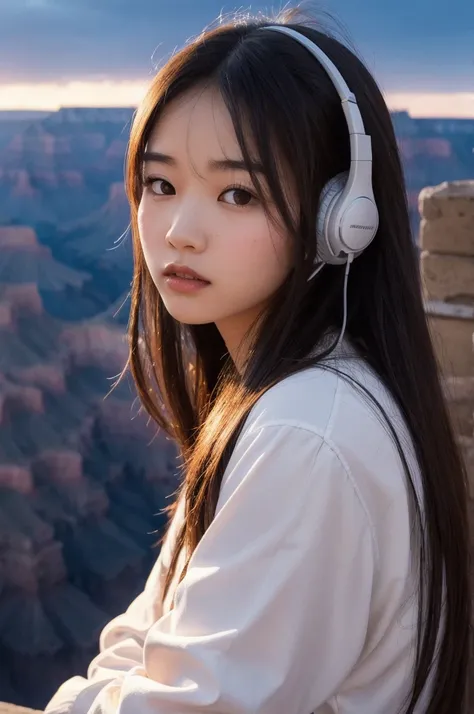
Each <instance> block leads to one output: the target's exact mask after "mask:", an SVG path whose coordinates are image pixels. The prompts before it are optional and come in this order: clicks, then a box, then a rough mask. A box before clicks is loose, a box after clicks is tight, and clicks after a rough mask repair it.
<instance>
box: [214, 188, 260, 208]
mask: <svg viewBox="0 0 474 714" xmlns="http://www.w3.org/2000/svg"><path fill="white" fill-rule="evenodd" d="M226 195H229V196H231V200H225V201H223V202H224V203H229V204H230V205H231V206H248V205H250V204H251V203H252V202H254V201H256V200H257V199H256V198H255V196H254V195H253V194H252V193H251V192H250V191H249V190H248V189H247V188H245V187H244V186H232V187H231V188H228V189H226V190H225V191H223V192H222V193H221V195H220V196H219V199H221V197H222V196H226Z"/></svg>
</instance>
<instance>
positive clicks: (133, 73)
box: [0, 0, 474, 92]
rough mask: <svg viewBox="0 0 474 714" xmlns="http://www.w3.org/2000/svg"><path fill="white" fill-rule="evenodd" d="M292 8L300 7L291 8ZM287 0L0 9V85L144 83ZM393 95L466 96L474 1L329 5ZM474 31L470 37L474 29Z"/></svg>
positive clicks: (39, 4)
mask: <svg viewBox="0 0 474 714" xmlns="http://www.w3.org/2000/svg"><path fill="white" fill-rule="evenodd" d="M295 1H296V0H295ZM285 2H286V0H267V1H265V0H248V2H247V3H245V2H239V0H236V2H232V1H231V0H134V1H133V2H132V1H131V0H0V84H4V85H5V84H7V83H10V84H15V85H18V84H31V83H36V82H37V83H49V84H51V83H61V82H62V83H66V82H71V81H84V82H97V81H118V80H123V81H142V80H146V78H147V77H149V76H150V74H151V73H152V72H153V67H154V65H155V64H156V63H157V62H158V61H159V60H160V59H162V58H163V59H165V58H166V57H167V56H168V55H169V53H170V52H172V51H173V49H174V48H175V47H176V46H180V45H182V44H183V43H184V42H185V41H186V40H187V39H188V38H189V37H190V36H192V35H194V34H196V33H198V32H199V31H200V30H201V29H202V28H203V27H204V26H205V25H207V24H209V23H211V22H212V21H213V20H215V19H216V18H217V16H218V15H219V13H220V12H221V10H223V11H224V12H226V11H231V10H232V9H234V8H235V7H236V6H237V7H239V6H240V7H241V8H242V9H246V8H247V7H248V6H249V5H250V4H251V6H252V10H254V11H258V10H259V9H264V10H265V9H268V8H270V9H271V7H272V5H273V7H274V8H275V9H278V7H280V6H282V5H285ZM320 6H321V7H322V8H323V9H324V8H327V9H328V10H329V12H330V13H331V14H334V15H335V16H336V17H337V18H339V19H340V20H341V21H342V22H343V24H344V25H345V26H346V27H347V28H348V30H349V33H350V36H351V38H352V39H353V40H354V42H355V45H356V47H358V48H359V49H360V50H361V53H362V56H363V57H364V58H365V59H366V61H367V64H368V65H369V68H370V69H372V70H373V71H374V73H375V75H376V78H377V79H378V80H380V81H381V82H382V83H383V86H384V88H385V89H387V90H391V91H404V90H407V89H410V90H412V89H413V90H417V89H426V90H427V91H432V92H444V91H459V92H462V91H469V90H471V89H472V75H473V72H474V50H473V49H472V48H473V47H474V2H467V0H450V2H449V12H447V11H446V2H445V0H416V2H413V0H399V2H398V3H395V2H390V3H388V2H387V3H386V2H382V1H381V0H358V2H354V0H323V1H322V3H321V5H320ZM470 28H471V29H470Z"/></svg>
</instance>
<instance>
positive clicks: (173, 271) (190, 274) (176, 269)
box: [163, 263, 210, 285]
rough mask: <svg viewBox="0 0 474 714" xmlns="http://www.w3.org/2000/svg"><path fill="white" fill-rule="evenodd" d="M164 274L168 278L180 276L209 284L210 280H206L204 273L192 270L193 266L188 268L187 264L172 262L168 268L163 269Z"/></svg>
mask: <svg viewBox="0 0 474 714" xmlns="http://www.w3.org/2000/svg"><path fill="white" fill-rule="evenodd" d="M163 275H164V276H165V277H166V278H180V279H182V280H194V281H197V282H201V283H206V284H207V285H209V283H210V281H209V280H206V278H204V277H203V276H202V275H199V273H196V271H195V270H192V268H188V267H187V266H186V265H177V264H175V263H171V264H170V265H167V266H166V268H165V269H164V271H163Z"/></svg>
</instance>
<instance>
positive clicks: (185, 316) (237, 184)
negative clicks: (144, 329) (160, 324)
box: [138, 89, 292, 356]
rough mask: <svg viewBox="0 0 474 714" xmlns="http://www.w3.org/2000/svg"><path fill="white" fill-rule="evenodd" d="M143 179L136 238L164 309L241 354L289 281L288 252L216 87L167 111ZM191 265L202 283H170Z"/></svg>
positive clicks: (146, 160)
mask: <svg viewBox="0 0 474 714" xmlns="http://www.w3.org/2000/svg"><path fill="white" fill-rule="evenodd" d="M257 168H258V167H257ZM143 178H144V181H145V186H144V189H143V194H142V198H141V201H140V205H139V210H138V225H139V234H140V241H141V245H142V249H143V254H144V257H145V260H146V263H147V266H148V269H149V271H150V274H151V276H152V278H153V280H154V282H155V285H156V287H157V289H158V291H159V293H160V295H161V298H162V300H163V302H164V304H165V306H166V309H167V310H168V312H169V313H170V314H171V315H172V316H173V317H174V318H175V319H176V320H178V321H180V322H182V323H186V324H203V323H212V322H214V323H215V324H216V326H217V328H218V330H219V331H220V333H221V335H222V337H223V339H224V340H225V342H226V345H227V348H228V350H229V352H230V354H231V355H234V356H235V352H236V350H237V348H238V346H239V344H240V343H241V341H242V338H243V336H244V334H245V332H246V331H247V329H248V328H249V327H250V325H251V324H252V322H253V321H254V319H255V318H256V317H257V315H258V314H259V312H260V311H261V310H262V308H264V307H265V305H266V304H267V303H268V301H269V298H270V297H271V296H272V295H273V294H274V293H275V291H276V290H277V289H278V288H279V287H280V286H281V284H282V283H283V281H284V280H285V278H286V276H287V275H288V273H289V271H290V269H291V263H292V257H291V256H292V251H291V246H290V239H289V237H288V236H287V235H285V232H284V231H283V230H282V229H281V228H279V227H278V226H279V225H281V224H276V222H275V221H273V220H272V221H270V220H269V218H268V215H267V214H266V213H265V211H264V208H263V206H262V204H261V203H260V202H259V201H258V200H257V198H256V197H255V191H254V188H253V186H252V182H251V179H250V176H249V174H248V173H247V172H246V171H245V168H244V167H243V164H242V155H241V152H240V150H239V145H238V143H237V139H236V137H235V134H234V129H233V126H232V122H231V118H230V115H229V113H228V111H227V109H226V107H225V104H224V102H223V100H222V98H221V97H220V95H219V93H218V92H217V91H216V90H212V89H205V90H202V89H201V90H199V91H198V90H193V91H190V92H188V93H187V94H184V95H183V96H182V97H181V98H179V99H177V100H175V101H174V102H171V103H170V105H169V106H168V107H167V108H166V109H165V111H164V113H163V115H162V116H161V117H160V120H159V122H158V123H157V125H156V127H155V128H154V129H153V131H152V134H151V136H150V140H149V142H148V144H147V147H146V153H145V158H144V162H143ZM261 180H262V184H263V186H264V188H265V182H264V180H263V176H262V177H261ZM269 210H270V213H271V214H274V215H275V216H276V215H277V213H276V209H275V207H274V206H272V205H271V204H269ZM173 264H174V265H173ZM170 266H171V267H170ZM185 267H186V268H190V269H191V270H193V271H195V272H196V273H198V274H199V275H200V276H201V277H202V278H204V279H205V281H206V282H197V281H194V280H193V281H191V280H187V279H186V278H184V279H180V278H176V277H173V276H172V275H169V276H167V272H171V273H173V272H176V271H177V272H179V270H180V268H185Z"/></svg>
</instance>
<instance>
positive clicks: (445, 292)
mask: <svg viewBox="0 0 474 714" xmlns="http://www.w3.org/2000/svg"><path fill="white" fill-rule="evenodd" d="M473 237H474V233H473ZM421 276H422V281H423V289H424V293H425V298H426V299H427V300H445V301H447V302H450V303H460V304H464V305H474V258H467V257H460V256H457V255H436V254H433V253H428V252H427V251H424V252H423V253H422V254H421Z"/></svg>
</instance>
